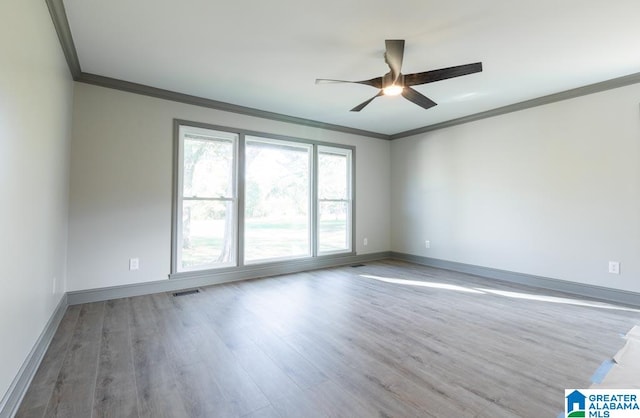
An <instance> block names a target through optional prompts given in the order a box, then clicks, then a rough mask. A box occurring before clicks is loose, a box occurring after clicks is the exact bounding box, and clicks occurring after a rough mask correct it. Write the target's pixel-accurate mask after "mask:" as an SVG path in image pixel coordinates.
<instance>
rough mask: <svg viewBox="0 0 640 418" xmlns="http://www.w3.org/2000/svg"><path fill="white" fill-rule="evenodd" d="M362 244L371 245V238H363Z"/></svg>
mask: <svg viewBox="0 0 640 418" xmlns="http://www.w3.org/2000/svg"><path fill="white" fill-rule="evenodd" d="M362 245H364V246H365V247H366V246H367V245H369V240H368V239H366V238H365V239H363V240H362Z"/></svg>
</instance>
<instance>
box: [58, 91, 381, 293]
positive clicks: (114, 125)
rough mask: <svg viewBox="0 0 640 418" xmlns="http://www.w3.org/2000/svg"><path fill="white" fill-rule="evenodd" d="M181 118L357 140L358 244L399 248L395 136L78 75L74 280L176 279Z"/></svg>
mask: <svg viewBox="0 0 640 418" xmlns="http://www.w3.org/2000/svg"><path fill="white" fill-rule="evenodd" d="M174 118H178V119H186V120H191V121H196V122H203V123H209V124H214V125H220V126H229V127H238V128H244V129H250V130H256V131H261V132H268V133H274V134H280V135H289V136H295V137H300V138H309V139H316V140H322V141H327V142H332V143H341V144H349V145H355V146H356V170H357V172H356V181H357V184H356V192H357V206H356V234H357V239H356V241H357V243H358V246H357V249H356V250H357V252H358V253H361V254H362V253H370V252H371V253H372V252H378V251H388V250H389V248H390V215H389V205H390V204H389V194H390V192H389V190H390V178H391V177H390V161H389V148H390V143H389V141H385V140H377V139H372V138H364V137H360V136H357V135H350V134H344V133H339V132H333V131H327V130H322V129H317V128H310V127H304V126H298V125H293V124H287V123H282V122H276V121H271V120H265V119H260V118H254V117H249V116H243V115H239V114H234V113H228V112H221V111H216V110H212V109H206V108H201V107H197V106H191V105H185V104H181V103H175V102H171V101H166V100H160V99H155V98H150V97H146V96H141V95H136V94H131V93H126V92H122V91H117V90H111V89H106V88H102V87H96V86H92V85H87V84H82V83H76V86H75V96H74V111H73V135H72V136H73V139H72V145H71V182H70V211H69V214H70V215H69V216H70V226H69V265H68V266H69V281H68V290H81V289H91V288H99V287H105V286H114V285H122V284H130V283H139V282H146V281H152V280H162V279H167V275H168V274H169V268H170V266H169V265H170V249H171V204H172V202H171V198H172V197H171V187H172V167H173V165H172V150H173V119H174ZM364 237H367V238H368V241H369V245H368V246H367V247H363V246H362V241H363V238H364ZM131 257H139V258H140V270H138V271H128V260H129V258H131Z"/></svg>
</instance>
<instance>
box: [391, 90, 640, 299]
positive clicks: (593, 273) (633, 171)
mask: <svg viewBox="0 0 640 418" xmlns="http://www.w3.org/2000/svg"><path fill="white" fill-rule="evenodd" d="M639 103H640V85H633V86H629V87H625V88H619V89H615V90H610V91H606V92H602V93H598V94H592V95H589V96H583V97H580V98H576V99H572V100H566V101H562V102H557V103H553V104H549V105H546V106H541V107H536V108H532V109H528V110H525V111H520V112H515V113H510V114H506V115H502V116H498V117H493V118H490V119H484V120H480V121H476V122H473V123H468V124H464V125H458V126H455V127H451V128H447V129H443V130H439V131H434V132H430V133H425V134H421V135H416V136H414V137H409V138H404V139H401V140H397V141H393V142H392V145H391V166H392V183H391V185H392V195H391V201H392V214H393V217H392V250H393V251H398V252H402V253H408V254H414V255H421V256H425V257H433V258H437V259H443V260H450V261H456V262H462V263H468V264H474V265H480V266H485V267H492V268H497V269H504V270H509V271H515V272H522V273H527V274H533V275H540V276H545V277H550V278H556V279H562V280H568V281H574V282H580V283H587V284H592V285H599V286H607V287H612V288H617V289H623V290H631V291H635V292H640V257H639V256H638V255H639V254H640V107H639ZM425 240H430V241H431V248H430V249H426V248H425V243H424V241H425ZM610 260H615V261H620V262H621V274H620V275H619V276H618V275H612V274H609V273H608V272H607V270H608V262H609V261H610Z"/></svg>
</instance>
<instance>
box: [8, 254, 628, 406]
mask: <svg viewBox="0 0 640 418" xmlns="http://www.w3.org/2000/svg"><path fill="white" fill-rule="evenodd" d="M538 296H544V297H551V299H549V300H547V301H543V300H536V299H535V298H537V297H538ZM563 298H570V299H573V300H576V302H578V301H579V298H575V297H568V296H567V295H563V294H559V293H554V292H550V291H542V290H539V289H535V288H529V287H526V286H518V285H513V284H507V283H501V282H495V281H490V280H486V279H482V278H479V277H475V276H469V275H464V274H459V273H454V272H450V271H445V270H438V269H432V268H427V267H423V266H416V265H412V264H408V263H403V262H396V261H383V262H375V263H369V264H367V265H365V266H363V267H358V268H352V267H341V268H335V269H327V270H318V271H313V272H307V273H300V274H291V275H286V276H279V277H273V278H265V279H259V280H251V281H245V282H238V283H232V284H225V285H218V286H212V287H207V288H204V289H202V292H201V293H199V294H193V295H187V296H180V297H173V296H172V295H171V294H165V293H160V294H155V295H150V296H141V297H133V298H127V299H118V300H111V301H107V302H100V303H90V304H85V305H77V306H71V307H69V308H68V310H67V312H66V314H65V316H64V319H63V320H62V323H61V324H60V326H59V328H58V331H57V333H56V335H55V337H54V339H53V341H52V343H51V345H50V347H49V349H48V351H47V354H46V356H45V358H44V360H43V362H42V364H41V366H40V368H39V369H38V372H37V374H36V376H35V378H34V380H33V382H32V384H31V386H30V388H29V390H28V392H27V394H26V396H25V399H24V400H23V402H22V405H21V407H20V410H19V412H18V415H17V416H18V417H67V418H68V417H154V418H155V417H251V418H264V417H378V416H379V417H439V418H440V417H445V418H448V417H494V418H496V417H529V416H550V417H555V416H557V415H558V413H559V412H561V411H562V410H563V401H564V389H565V388H574V387H575V388H581V387H582V388H584V387H588V386H589V384H590V382H589V378H590V376H591V375H592V374H593V372H594V371H595V370H596V368H597V367H598V366H599V365H600V363H602V361H603V360H605V359H607V358H610V357H611V356H613V354H615V352H616V351H617V350H618V349H619V348H620V347H622V345H623V340H622V339H621V338H620V334H624V333H626V332H627V331H628V330H629V329H630V328H631V327H632V326H633V325H635V324H638V323H640V313H639V312H638V311H634V310H631V309H628V308H623V307H614V306H611V305H606V304H602V303H599V302H593V303H591V302H590V301H586V302H588V303H587V305H593V306H577V305H574V304H570V303H566V302H571V301H570V300H565V299H563ZM612 308H613V309H612Z"/></svg>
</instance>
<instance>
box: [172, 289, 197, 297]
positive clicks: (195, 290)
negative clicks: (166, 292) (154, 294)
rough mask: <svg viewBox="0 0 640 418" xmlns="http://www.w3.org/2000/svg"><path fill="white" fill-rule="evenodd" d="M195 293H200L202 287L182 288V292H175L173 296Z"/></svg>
mask: <svg viewBox="0 0 640 418" xmlns="http://www.w3.org/2000/svg"><path fill="white" fill-rule="evenodd" d="M194 293H200V289H189V290H182V291H180V292H175V293H174V294H173V296H186V295H193V294H194Z"/></svg>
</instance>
